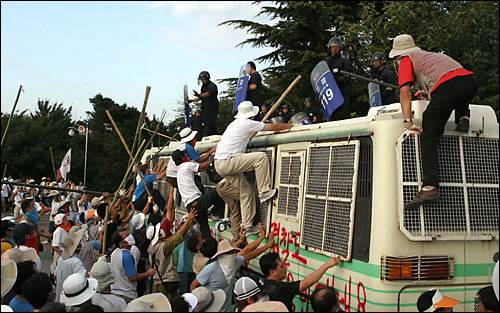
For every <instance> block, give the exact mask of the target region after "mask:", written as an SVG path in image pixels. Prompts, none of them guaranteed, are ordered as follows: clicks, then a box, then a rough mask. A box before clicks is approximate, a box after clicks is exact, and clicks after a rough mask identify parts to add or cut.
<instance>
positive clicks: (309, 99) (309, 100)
mask: <svg viewBox="0 0 500 313" xmlns="http://www.w3.org/2000/svg"><path fill="white" fill-rule="evenodd" d="M308 103H310V104H312V99H311V98H306V99H305V100H304V105H306V104H308Z"/></svg>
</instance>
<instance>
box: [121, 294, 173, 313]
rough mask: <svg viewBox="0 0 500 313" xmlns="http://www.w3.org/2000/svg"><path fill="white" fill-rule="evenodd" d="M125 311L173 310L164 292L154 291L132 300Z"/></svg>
mask: <svg viewBox="0 0 500 313" xmlns="http://www.w3.org/2000/svg"><path fill="white" fill-rule="evenodd" d="M124 312H172V306H171V305H170V302H169V301H168V298H167V297H165V295H164V294H162V293H152V294H149V295H145V296H142V297H140V298H137V299H135V300H132V301H130V303H129V304H127V306H126V307H125V311H124Z"/></svg>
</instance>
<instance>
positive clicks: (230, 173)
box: [214, 101, 292, 235]
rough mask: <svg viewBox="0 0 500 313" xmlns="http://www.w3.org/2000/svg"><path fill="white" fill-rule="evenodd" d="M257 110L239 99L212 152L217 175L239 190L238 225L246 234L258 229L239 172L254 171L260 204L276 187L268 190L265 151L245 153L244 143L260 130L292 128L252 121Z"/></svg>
mask: <svg viewBox="0 0 500 313" xmlns="http://www.w3.org/2000/svg"><path fill="white" fill-rule="evenodd" d="M257 113H259V108H258V107H257V106H254V105H252V103H251V102H250V101H243V102H242V103H240V105H239V106H238V114H236V115H235V119H234V121H232V122H231V124H229V125H228V126H227V128H226V130H225V131H224V133H223V134H222V138H221V139H220V141H219V144H218V145H217V150H216V152H215V158H214V159H215V160H216V162H215V169H216V170H217V173H219V175H220V176H222V177H224V178H226V179H227V181H228V182H229V183H230V184H231V185H232V186H234V187H235V188H237V189H238V190H239V192H240V202H241V208H242V211H241V214H242V221H241V227H243V228H244V229H245V233H246V234H247V235H253V234H257V233H258V232H259V230H258V228H257V227H256V226H255V225H253V226H252V223H253V219H254V216H255V213H256V209H257V203H256V201H255V194H254V191H253V189H252V188H250V184H249V183H248V181H247V180H246V178H245V177H244V176H243V173H245V172H250V171H252V170H254V171H255V179H256V181H257V189H258V191H259V198H260V202H261V203H263V202H265V201H267V200H269V199H271V198H272V197H274V195H275V194H276V189H271V177H270V174H269V162H268V160H267V154H266V153H265V152H251V153H245V151H246V148H247V145H248V142H249V141H250V139H251V138H252V136H253V135H254V134H255V133H256V132H259V131H262V130H271V131H280V130H286V129H289V128H291V127H292V124H291V123H290V124H284V123H278V124H264V123H262V122H257V121H253V120H252V118H253V117H254V116H255V115H257Z"/></svg>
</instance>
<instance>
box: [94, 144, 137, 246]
mask: <svg viewBox="0 0 500 313" xmlns="http://www.w3.org/2000/svg"><path fill="white" fill-rule="evenodd" d="M145 142H146V139H144V140H143V141H142V143H141V145H140V146H139V148H138V149H137V153H136V154H135V156H134V160H133V161H132V162H131V163H130V165H129V166H128V169H127V172H126V173H125V176H123V179H122V182H121V183H120V186H118V189H117V190H116V192H115V195H114V198H113V201H112V202H111V205H110V206H109V207H108V208H107V209H106V214H105V216H104V231H103V238H102V254H103V255H104V253H105V252H106V235H107V234H108V218H109V210H111V208H112V207H113V206H114V205H115V203H116V201H118V195H119V194H120V190H121V189H122V187H123V186H124V185H125V182H126V181H127V177H128V174H129V173H130V170H131V169H132V165H133V164H135V161H136V159H137V156H138V155H139V153H140V151H141V150H142V148H143V146H144V143H145Z"/></svg>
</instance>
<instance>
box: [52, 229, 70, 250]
mask: <svg viewBox="0 0 500 313" xmlns="http://www.w3.org/2000/svg"><path fill="white" fill-rule="evenodd" d="M67 233H68V231H66V230H65V229H63V228H62V227H57V228H56V230H55V231H54V234H53V235H52V247H58V248H59V249H60V250H61V251H63V250H64V248H63V247H62V246H61V240H62V239H63V237H64V236H65V235H66V234H67Z"/></svg>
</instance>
